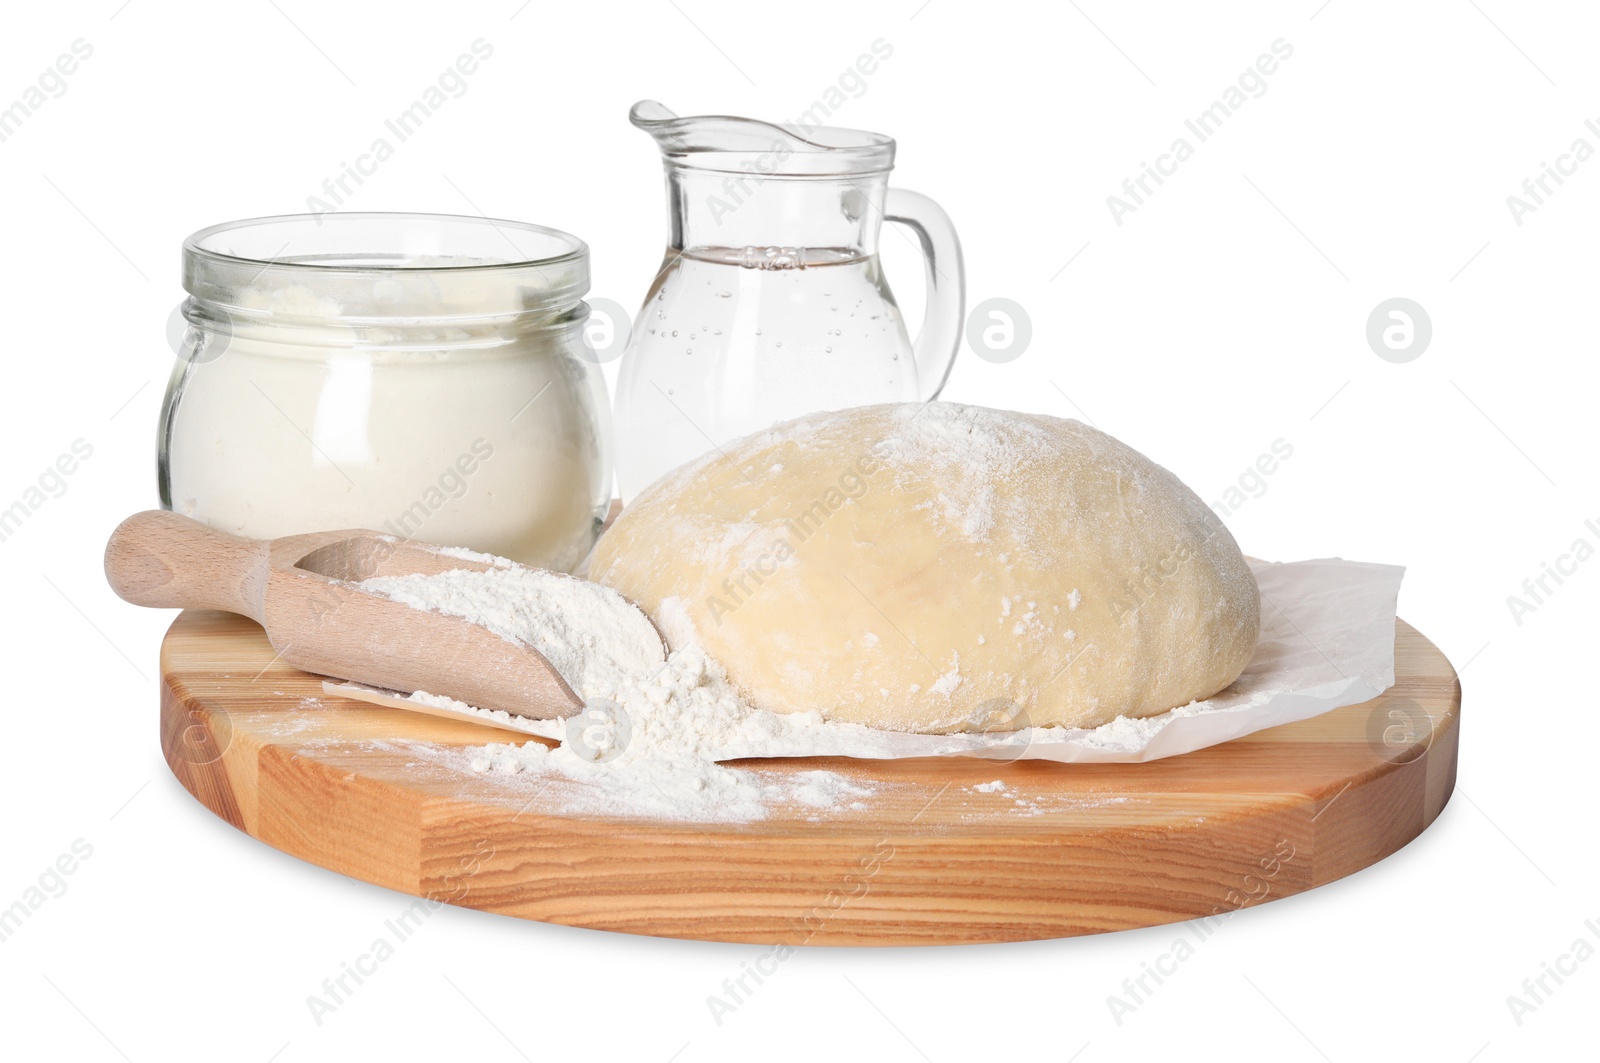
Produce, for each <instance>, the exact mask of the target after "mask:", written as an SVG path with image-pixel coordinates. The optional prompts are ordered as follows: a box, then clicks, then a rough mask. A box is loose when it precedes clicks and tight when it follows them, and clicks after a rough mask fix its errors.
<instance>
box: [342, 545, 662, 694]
mask: <svg viewBox="0 0 1600 1063" xmlns="http://www.w3.org/2000/svg"><path fill="white" fill-rule="evenodd" d="M470 560H476V561H490V562H493V561H496V559H494V558H489V557H486V556H483V555H477V556H474V557H471V558H470ZM361 589H362V590H367V591H372V592H374V593H376V594H381V595H383V596H384V597H385V598H391V599H393V600H395V601H397V602H404V603H405V604H406V605H409V606H412V607H413V608H416V609H426V610H429V611H432V612H436V613H446V614H448V615H450V616H459V617H463V618H465V619H467V620H470V621H472V622H473V623H474V624H478V625H480V626H482V627H486V628H488V629H489V630H490V631H493V632H494V633H495V634H496V635H499V636H500V637H501V638H505V639H510V640H511V641H512V642H518V643H523V644H525V645H528V646H532V647H533V648H534V649H536V650H538V651H539V652H540V653H541V654H543V655H544V658H545V660H547V661H549V662H550V664H551V666H552V667H554V668H555V670H556V671H557V672H559V673H560V674H561V678H563V679H565V680H566V681H567V685H568V686H570V687H572V689H573V692H574V693H576V694H577V695H578V696H579V697H580V698H585V699H588V698H599V697H608V696H610V694H611V692H612V691H614V690H615V689H616V688H617V686H618V685H619V684H620V683H622V682H623V680H625V679H626V678H627V677H629V676H631V675H635V674H637V673H639V672H642V671H648V670H651V669H654V668H656V667H658V666H659V665H660V664H661V660H662V657H663V656H664V655H665V651H664V650H663V649H662V646H661V637H660V636H659V635H657V634H656V629H655V627H654V626H653V625H651V623H650V621H649V620H648V619H646V617H645V615H644V614H643V613H641V612H640V611H639V610H638V609H636V608H634V606H633V605H632V604H631V603H630V602H629V601H628V600H627V599H626V598H624V597H623V596H622V595H620V594H618V593H617V592H616V591H614V590H612V589H610V588H609V587H602V586H600V585H599V584H598V583H589V582H588V581H586V580H580V579H574V578H573V577H571V576H564V575H561V574H559V573H555V572H546V571H544V570H542V569H537V568H527V567H524V566H521V565H511V564H509V563H507V565H506V566H505V567H498V568H493V569H490V570H489V571H487V572H477V571H474V570H472V569H457V570H455V571H452V572H441V573H438V574H436V575H427V576H424V575H418V576H377V577H374V578H372V579H368V580H362V581H361Z"/></svg>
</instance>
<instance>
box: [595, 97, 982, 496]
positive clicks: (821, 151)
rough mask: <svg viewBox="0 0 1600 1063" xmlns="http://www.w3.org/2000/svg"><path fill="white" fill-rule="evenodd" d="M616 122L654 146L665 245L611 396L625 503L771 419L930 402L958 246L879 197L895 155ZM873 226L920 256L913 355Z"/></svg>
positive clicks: (714, 120)
mask: <svg viewBox="0 0 1600 1063" xmlns="http://www.w3.org/2000/svg"><path fill="white" fill-rule="evenodd" d="M629 118H630V119H631V120H632V122H633V124H634V125H636V126H638V127H639V128H640V129H643V130H644V131H645V132H647V133H649V134H650V135H651V136H653V137H654V138H655V140H656V143H657V145H658V146H659V147H660V148H661V154H662V157H663V162H664V164H665V167H666V175H667V205H668V210H669V213H670V221H671V233H670V238H669V241H668V244H667V251H666V257H665V258H664V259H663V261H662V264H661V269H660V271H659V272H658V273H657V274H656V277H655V281H654V283H652V284H651V286H650V290H649V292H648V293H647V294H646V296H645V300H644V305H643V307H641V309H640V311H639V314H638V317H637V319H636V321H635V322H634V327H633V333H632V336H631V338H630V340H629V342H628V347H627V350H626V352H625V353H624V355H623V362H622V366H621V372H620V375H619V378H618V383H617V395H616V405H615V410H616V416H615V418H614V421H615V425H616V431H617V446H618V451H617V475H618V481H619V486H620V488H621V492H622V498H623V501H624V502H626V501H629V500H631V499H632V498H633V497H635V496H636V495H637V494H638V493H639V492H640V491H641V490H643V489H644V488H645V487H647V486H649V485H650V484H651V483H652V482H654V481H655V480H656V479H658V478H659V477H660V476H661V475H663V474H664V473H666V472H668V471H670V470H671V469H674V468H676V467H677V466H679V465H682V464H683V463H685V462H687V461H690V460H692V459H694V458H696V457H699V456H700V455H701V454H703V453H705V452H706V451H708V450H710V449H712V448H713V447H719V446H721V445H722V444H724V443H726V442H728V441H729V440H732V439H736V438H738V437H739V436H743V435H747V434H749V433H751V432H754V431H758V430H760V429H762V428H765V427H767V426H769V425H771V424H773V423H775V422H778V421H784V420H788V419H789V418H791V417H798V416H800V415H802V414H807V413H812V412H814V411H817V410H829V409H844V408H847V407H851V406H865V405H869V404H872V403H879V402H911V401H925V400H929V399H932V398H934V397H935V396H937V395H938V394H939V391H940V389H941V388H943V387H944V382H945V380H946V378H948V377H949V375H950V365H951V362H952V361H953V360H954V359H955V354H956V348H957V346H958V344H959V343H960V340H961V315H962V312H963V305H962V304H963V277H962V268H961V245H960V243H959V242H958V241H957V239H956V233H955V229H954V227H953V226H952V225H951V224H950V219H949V217H948V216H947V215H946V214H945V212H944V211H943V210H941V209H940V208H939V206H938V204H936V203H934V202H933V200H931V199H929V198H928V197H926V196H922V195H918V194H917V193H915V192H907V191H905V190H903V189H899V188H890V187H888V185H889V171H890V169H891V168H892V167H893V165H894V141H893V140H891V139H890V138H888V137H886V136H881V135H879V134H876V133H866V132H860V131H857V130H851V129H833V128H826V127H823V128H808V129H805V130H795V129H791V128H784V127H782V126H777V125H772V124H769V123H767V122H761V121H756V120H754V119H749V118H728V117H702V118H679V117H678V116H677V115H675V114H673V113H672V112H671V111H669V110H668V109H667V108H665V107H663V106H662V105H661V104H659V103H656V102H654V101H651V100H646V101H643V102H641V103H638V104H636V105H635V106H634V108H633V111H632V112H631V113H630V115H629ZM885 220H887V221H892V222H898V223H900V224H903V225H905V226H907V227H908V228H910V229H911V230H912V232H913V233H914V234H915V235H916V237H917V240H918V242H919V244H920V245H921V248H922V253H923V259H924V262H925V265H926V281H927V286H928V297H927V311H926V313H925V314H924V316H923V321H922V328H921V331H920V332H919V333H918V335H917V339H916V342H915V343H913V342H912V340H911V339H910V337H909V336H908V334H907V332H906V327H905V323H904V322H903V321H902V320H901V315H900V308H899V307H898V306H897V305H896V304H895V300H894V296H893V295H892V294H891V293H890V291H889V285H888V283H887V281H885V279H884V276H883V271H882V268H881V266H880V264H879V261H878V233H879V229H880V227H881V225H882V223H883V222H884V221H885Z"/></svg>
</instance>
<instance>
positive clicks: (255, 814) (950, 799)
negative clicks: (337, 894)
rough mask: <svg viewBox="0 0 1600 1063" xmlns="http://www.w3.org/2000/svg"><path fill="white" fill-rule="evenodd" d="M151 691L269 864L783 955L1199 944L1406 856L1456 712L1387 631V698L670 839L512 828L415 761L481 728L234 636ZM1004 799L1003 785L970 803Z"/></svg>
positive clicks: (958, 764) (219, 618)
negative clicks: (362, 696) (1087, 937)
mask: <svg viewBox="0 0 1600 1063" xmlns="http://www.w3.org/2000/svg"><path fill="white" fill-rule="evenodd" d="M161 671H162V746H163V749H164V751H165V753H166V757H167V762H168V764H169V765H171V767H172V770H173V773H174V774H175V775H176V776H177V777H178V779H179V780H180V781H181V782H182V783H183V785H184V786H185V787H186V788H188V790H189V791H190V792H191V793H193V794H194V795H195V797H196V798H198V799H199V800H200V801H201V803H203V804H204V805H205V806H206V807H207V808H210V809H211V810H212V811H213V812H215V813H216V814H217V815H219V816H221V817H222V818H223V819H225V820H227V821H228V822H229V823H232V824H233V825H234V826H236V827H238V828H239V829H241V830H243V831H245V832H247V833H249V834H251V835H252V836H254V837H256V838H259V839H261V840H262V841H265V842H267V843H268V844H269V845H273V846H275V847H276V848H279V849H282V850H283V851H284V852H287V853H290V854H292V855H294V856H297V857H300V858H301V859H304V860H307V861H310V862H311V863H314V864H318V865H321V866H323V867H326V868H330V869H332V870H334V871H338V872H340V873H341V874H345V875H348V876H350V877H352V878H358V879H364V880H366V881H368V882H374V883H377V884H379V885H382V886H387V887H389V888H391V889H395V890H400V891H403V892H406V893H410V894H415V895H417V896H420V897H427V898H431V899H433V900H435V901H440V902H449V903H454V904H460V905H464V906H466V907H471V908H480V909H484V910H487V911H494V912H502V913H505V914H507V915H514V916H519V917H521V918H525V919H537V920H543V921H546V922H552V923H561V924H567V925H574V926H586V927H594V928H598V929H604V930H618V931H626V932H629V933H637V934H654V935H662V936H668V937H685V938H701V939H708V940H716V941H737V942H757V943H784V944H790V945H799V944H803V943H810V944H826V945H908V944H951V943H964V942H985V941H1014V940H1025V939H1033V938H1048V937H1062V936H1068V935H1074V934H1091V933H1099V932H1103V931H1109V930H1122V929H1128V928H1132V927H1140V926H1150V925H1155V924H1160V923H1169V922H1175V921H1178V920H1184V919H1193V918H1196V917H1203V918H1207V919H1208V921H1209V922H1211V923H1212V924H1214V923H1215V922H1217V921H1220V920H1221V919H1223V918H1226V917H1227V916H1228V915H1231V914H1232V913H1233V912H1234V911H1236V910H1238V909H1240V908H1244V907H1248V906H1250V905H1254V904H1259V903H1262V902H1264V901H1268V900H1273V899H1276V898H1278V897H1283V896H1288V895H1290V894H1294V893H1298V892H1301V891H1303V890H1306V889H1310V888H1312V887H1314V886H1318V885H1321V884H1322V883H1325V882H1330V881H1332V880H1334V879H1337V878H1341V877H1343V876H1345V875H1348V874H1351V873H1352V872H1355V871H1358V870H1360V869H1361V868H1364V867H1367V866H1369V865H1371V864H1373V863H1374V862H1376V861H1378V860H1381V859H1383V858H1384V857H1385V856H1388V855H1389V854H1391V853H1393V852H1395V851H1396V850H1397V849H1399V848H1401V847H1402V846H1404V845H1405V844H1406V843H1407V842H1409V841H1410V840H1411V839H1413V838H1415V837H1416V836H1417V835H1418V834H1420V833H1421V832H1422V831H1423V830H1424V829H1425V828H1426V827H1427V826H1428V824H1430V823H1432V822H1433V820H1434V819H1435V818H1436V817H1437V816H1438V815H1439V812H1440V811H1441V810H1442V809H1443V807H1444V805H1445V802H1446V801H1447V800H1449V797H1450V793H1451V791H1452V789H1453V787H1454V784H1455V769H1456V749H1457V733H1458V722H1459V709H1460V687H1459V685H1458V683H1457V681H1456V676H1455V673H1454V671H1453V670H1452V669H1451V667H1450V664H1449V662H1448V661H1447V660H1445V658H1444V656H1443V655H1442V654H1441V653H1440V652H1439V651H1438V650H1437V649H1436V648H1435V647H1434V646H1433V645H1432V644H1431V643H1429V642H1428V640H1427V639H1425V638H1423V637H1422V635H1420V634H1419V633H1418V632H1417V631H1416V630H1415V629H1413V628H1411V627H1410V626H1409V625H1407V624H1405V623H1404V622H1403V621H1401V622H1399V623H1398V624H1397V631H1396V673H1397V683H1396V685H1395V687H1393V688H1392V689H1391V690H1390V691H1388V692H1387V693H1385V694H1384V695H1383V696H1382V697H1380V698H1377V699H1375V700H1374V701H1371V702H1368V703H1366V704H1363V705H1355V706H1348V707H1346V708H1343V709H1338V710H1335V711H1333V712H1330V713H1327V714H1324V715H1322V716H1319V717H1316V718H1315V719H1311V720H1306V721H1303V722H1300V723H1295V724H1289V725H1286V726H1283V727H1278V728H1274V729H1272V730H1269V731H1263V732H1259V733H1257V734H1254V735H1250V736H1247V737H1245V738H1242V739H1238V740H1236V741H1233V742H1229V743H1226V744H1224V745H1221V746H1216V747H1213V748H1210V749H1204V750H1200V751H1198V752H1195V753H1190V754H1188V755H1186V756H1182V757H1174V758H1170V759H1168V760H1162V761H1156V762H1154V763H1150V764H1142V765H1114V764H1105V765H1099V764H1090V765H1075V764H1053V763H1047V762H1043V761H1024V762H1018V763H1013V764H1001V763H996V762H993V761H980V760H973V759H967V758H953V759H939V760H934V759H926V760H902V761H856V760H847V759H825V760H806V761H798V760H796V761H762V762H746V766H747V767H751V768H755V769H759V770H762V771H769V772H774V773H783V772H795V771H806V770H814V769H816V768H827V769H830V770H833V771H837V772H840V773H842V774H845V775H847V776H849V777H851V778H852V779H854V780H860V781H862V782H863V783H866V784H868V785H870V786H872V787H873V788H874V790H875V793H874V795H873V796H872V797H870V798H867V799H866V800H865V802H864V807H862V808H858V809H841V810H836V811H835V810H828V811H819V810H817V809H814V808H799V807H797V808H781V807H780V808H778V809H777V810H775V812H774V813H773V815H772V817H771V818H769V819H767V820H763V821H760V822H756V823H745V824H728V823H700V824H685V823H673V822H653V821H645V820H619V819H606V818H601V817H594V816H574V815H559V814H554V813H553V812H552V811H551V810H550V809H549V808H542V807H538V804H537V803H535V804H534V805H532V806H530V805H529V804H528V799H527V798H526V796H525V794H524V793H522V792H519V790H518V789H517V788H516V787H512V786H509V785H508V784H507V782H506V781H505V780H504V779H503V778H502V777H498V776H496V775H494V774H489V775H478V774H474V773H472V772H470V771H464V770H458V769H455V768H452V767H450V766H449V765H448V764H445V763H442V762H441V761H442V759H447V758H441V757H439V756H436V755H435V756H431V757H430V756H428V755H425V754H426V753H427V752H428V751H432V752H433V753H435V754H437V753H438V752H440V747H465V746H475V745H482V744H484V743H485V742H487V741H490V740H493V739H494V733H493V732H486V731H484V730H482V729H481V728H478V727H474V726H472V725H469V724H465V723H456V722H452V721H447V720H438V719H432V718H429V717H425V716H416V715H412V714H406V713H400V712H397V711H394V710H390V709H384V708H380V707H376V706H371V705H365V704H362V703H359V702H354V701H348V700H345V699H341V698H336V697H331V696H328V695H325V694H324V693H323V690H322V685H321V679H320V677H317V676H313V675H309V674H306V673H303V672H299V671H297V670H295V669H293V668H291V667H289V666H288V665H287V664H285V663H284V662H283V661H281V660H275V659H274V654H273V650H272V648H271V646H270V645H269V644H268V643H267V641H266V639H265V637H264V636H263V635H262V632H261V629H260V628H259V627H257V626H256V625H255V624H253V623H251V622H250V621H248V620H245V619H243V618H241V617H237V616H233V615H229V614H226V613H216V612H187V613H184V614H182V615H181V616H179V617H178V619H177V621H176V622H175V623H174V624H173V626H172V628H171V630H170V631H169V632H168V633H167V637H166V640H165V642H164V644H163V647H162V657H161ZM308 699H312V700H308ZM995 780H1000V781H1003V782H1004V784H1005V787H1006V789H1005V790H1004V791H995V792H988V791H981V790H978V789H976V787H977V786H978V785H979V784H988V783H992V782H994V781H995Z"/></svg>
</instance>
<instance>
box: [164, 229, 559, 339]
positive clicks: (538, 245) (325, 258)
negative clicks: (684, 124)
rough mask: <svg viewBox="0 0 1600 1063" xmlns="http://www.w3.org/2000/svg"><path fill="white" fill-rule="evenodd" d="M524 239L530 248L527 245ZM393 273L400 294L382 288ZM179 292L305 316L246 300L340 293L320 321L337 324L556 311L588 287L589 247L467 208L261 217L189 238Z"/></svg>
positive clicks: (239, 307)
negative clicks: (271, 294)
mask: <svg viewBox="0 0 1600 1063" xmlns="http://www.w3.org/2000/svg"><path fill="white" fill-rule="evenodd" d="M230 237H231V238H232V239H229V238H230ZM518 238H520V243H519V239H518ZM529 243H532V244H533V245H534V250H533V251H532V252H531V253H530V252H528V251H524V250H523V247H524V246H526V245H528V244H529ZM297 244H298V245H299V246H300V248H301V250H300V251H299V252H298V253H297V252H296V251H295V250H294V248H295V245H297ZM386 280H387V281H391V282H394V283H393V284H391V285H390V288H391V289H393V288H396V287H398V288H399V290H398V291H394V290H385V289H384V288H383V287H382V282H384V281H386ZM183 287H184V290H185V291H187V292H188V293H189V294H190V295H191V296H193V297H194V299H195V300H197V301H199V302H202V303H210V304H212V305H215V306H218V307H224V308H227V309H228V310H230V311H233V312H235V313H238V312H240V311H243V312H244V313H246V314H247V315H249V316H257V314H258V313H260V312H262V311H265V312H266V313H267V314H268V315H270V316H279V317H294V316H298V315H296V314H294V313H293V312H290V313H287V314H286V313H284V312H283V311H272V310H266V308H264V307H254V308H252V307H251V302H252V300H251V298H250V295H251V294H252V290H255V291H256V292H262V291H274V290H278V291H281V290H285V289H290V288H295V289H304V290H305V291H306V292H308V293H310V294H311V295H313V296H327V297H329V298H331V299H333V301H334V304H336V311H335V312H333V313H331V314H329V313H327V312H320V313H318V314H317V315H315V316H317V317H327V318H329V319H331V320H335V321H349V320H364V321H381V320H409V321H423V320H431V319H441V318H443V319H456V320H463V319H471V318H475V317H500V316H505V315H520V314H526V313H550V312H551V311H559V310H564V309H567V308H570V307H573V306H575V305H577V304H578V303H579V302H580V301H581V300H582V298H583V296H584V294H585V293H587V292H588V290H589V246H588V244H586V243H584V241H582V240H580V239H579V238H578V237H576V236H573V235H572V234H571V233H567V232H563V231H562V230H560V229H553V228H550V227H548V226H543V225H535V224H532V223H530V222H519V221H510V220H506V219H499V218H487V217H478V216H472V215H459V214H433V213H407V212H376V211H363V212H354V211H352V212H347V213H329V214H327V215H321V214H278V215H266V216H262V217H256V218H245V219H240V220H237V221H229V222H222V223H220V224H217V225H211V226H207V227H206V228H204V229H200V230H198V231H196V232H194V233H191V234H190V235H189V236H188V237H187V238H185V240H184V242H183Z"/></svg>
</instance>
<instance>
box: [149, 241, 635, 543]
mask: <svg viewBox="0 0 1600 1063" xmlns="http://www.w3.org/2000/svg"><path fill="white" fill-rule="evenodd" d="M183 286H184V289H185V290H186V291H187V292H188V293H189V298H188V299H187V300H186V301H185V302H184V304H183V306H182V308H181V310H182V317H183V322H182V324H181V329H182V332H181V338H177V339H175V347H176V349H177V351H178V361H177V364H176V365H175V367H174V369H173V373H172V379H171V382H170V383H169V384H168V387H167V394H166V401H165V402H164V404H163V406H162V411H161V424H160V436H159V445H158V456H157V470H158V472H157V475H158V480H159V484H160V492H161V504H162V506H163V507H164V508H167V509H171V510H174V511H176V512H178V513H183V514H186V515H188V516H191V517H194V518H195V519H197V520H200V521H202V522H204V523H206V524H208V525H210V526H212V527H214V528H218V529H220V530H223V531H228V532H232V533H234V534H237V535H244V536H248V537H251V538H258V539H270V538H276V537H278V536H282V535H292V534H297V533H300V532H310V531H326V530H334V529H343V528H369V529H373V530H376V531H382V532H388V533H391V534H394V535H399V536H404V537H407V538H414V539H422V540H426V541H428V542H433V543H439V544H443V545H449V546H460V547H466V548H469V549H472V550H478V551H483V552H486V553H492V554H498V555H500V556H503V557H509V558H511V559H513V560H516V561H520V562H523V563H525V564H531V565H538V566H541V567H545V568H550V569H556V570H560V571H563V572H565V571H570V570H571V569H572V568H574V567H575V566H576V565H577V564H578V563H579V562H580V561H582V559H583V558H584V557H585V556H586V555H587V553H588V551H589V548H590V547H591V546H592V545H593V543H594V540H595V537H596V536H597V534H598V532H599V528H600V524H601V521H602V520H603V518H604V516H605V512H606V508H607V506H608V505H609V503H610V496H611V470H610V456H609V452H608V444H607V435H608V429H609V423H608V419H609V413H608V403H607V402H606V392H605V383H604V381H603V380H602V379H601V376H600V373H599V370H598V368H597V367H596V366H595V365H594V364H593V359H592V358H587V359H586V358H585V357H583V350H584V349H583V328H584V323H585V321H586V319H587V317H588V306H587V305H586V304H585V303H584V302H583V301H582V297H583V294H584V293H585V292H586V291H587V290H588V287H589V252H588V247H587V246H586V245H585V244H584V243H583V242H582V241H581V240H578V239H577V238H576V237H573V236H570V235H568V234H566V233H563V232H558V231H556V230H554V229H546V228H543V227H541V226H537V225H527V224H523V223H519V222H508V221H496V220H490V219H485V218H470V217H453V216H449V215H438V214H329V215H320V216H318V215H289V216H284V217H275V218H256V219H252V220H248V221H238V222H229V223H226V224H223V225H216V226H212V227H211V228H209V229H202V230H201V231H200V232H197V233H195V234H194V235H193V236H191V237H189V238H188V240H186V241H185V242H184V246H183ZM174 331H177V329H176V328H175V329H174Z"/></svg>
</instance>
